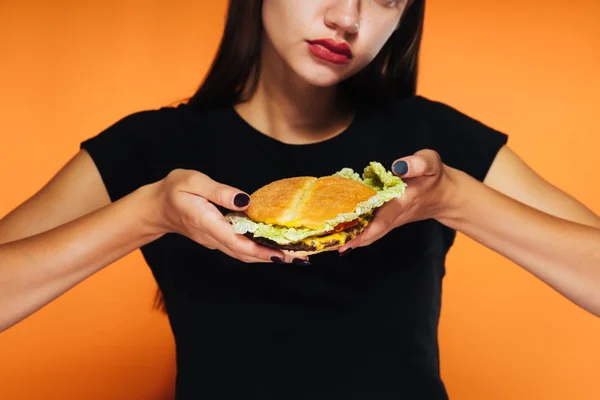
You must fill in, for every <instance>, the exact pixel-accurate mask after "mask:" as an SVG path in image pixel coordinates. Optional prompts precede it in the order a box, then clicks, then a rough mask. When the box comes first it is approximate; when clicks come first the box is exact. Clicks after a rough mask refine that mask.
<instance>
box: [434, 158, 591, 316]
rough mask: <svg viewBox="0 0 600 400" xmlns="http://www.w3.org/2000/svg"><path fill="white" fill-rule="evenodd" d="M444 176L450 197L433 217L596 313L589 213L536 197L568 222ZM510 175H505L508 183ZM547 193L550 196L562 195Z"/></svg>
mask: <svg viewBox="0 0 600 400" xmlns="http://www.w3.org/2000/svg"><path fill="white" fill-rule="evenodd" d="M498 171H499V169H497V170H496V172H498ZM447 175H448V177H449V178H450V179H449V181H450V182H452V183H451V187H452V189H450V190H449V192H450V193H453V195H452V196H450V197H449V198H450V199H452V200H450V201H448V202H447V205H446V206H445V207H444V210H443V211H442V213H441V214H440V215H441V216H439V217H437V219H438V220H439V221H440V222H441V223H443V224H445V225H447V226H449V227H451V228H453V229H455V230H457V231H460V232H462V233H464V234H465V235H467V236H469V237H471V238H472V239H474V240H476V241H477V242H479V243H481V244H483V245H485V246H486V247H489V248H490V249H492V250H494V251H496V252H498V253H499V254H502V255H503V256H505V257H507V258H508V259H510V260H511V261H513V262H515V263H516V264H518V265H520V266H521V267H523V268H524V269H525V270H527V271H528V272H530V273H531V274H533V275H535V276H536V277H538V278H539V279H541V280H542V281H543V282H545V283H546V284H548V285H550V286H551V287H552V288H554V289H555V290H557V291H558V292H559V293H561V294H562V295H564V296H565V297H566V298H568V299H569V300H571V301H572V302H574V303H575V304H577V305H579V306H581V307H582V308H584V309H586V310H588V311H589V312H591V313H593V314H595V315H597V316H600V229H598V228H596V227H594V226H592V225H596V226H597V220H596V219H595V216H594V215H593V214H591V212H589V211H586V209H584V208H578V207H576V206H574V204H576V203H575V202H574V201H573V200H568V198H566V199H565V200H564V205H565V206H564V207H561V203H560V201H557V200H554V201H548V202H544V201H543V200H536V201H537V203H536V205H538V206H539V207H540V208H541V209H545V210H546V211H553V212H554V213H555V214H556V215H560V216H561V217H564V218H569V217H570V218H571V219H572V220H577V221H578V222H573V221H569V220H567V219H563V218H560V217H558V216H555V215H551V214H549V213H547V212H544V211H540V210H538V209H536V208H534V207H533V206H530V205H527V204H524V203H522V202H520V201H517V200H515V199H513V198H511V197H509V196H508V195H505V194H503V193H500V192H499V191H497V190H495V189H494V188H491V187H489V186H487V185H483V184H481V183H480V182H478V181H476V180H475V179H473V178H471V177H470V176H468V175H467V174H465V173H463V172H461V171H458V170H455V169H451V168H447ZM514 178H515V176H514V175H508V176H507V177H506V179H507V182H508V181H510V180H512V179H514ZM492 180H494V179H492ZM494 182H495V183H496V184H497V183H498V180H494ZM546 194H547V195H548V196H547V198H550V199H557V198H560V197H561V196H559V195H558V194H557V193H546ZM544 195H545V193H544V192H537V193H535V196H534V195H532V194H528V193H522V194H521V195H520V197H521V198H525V199H527V198H529V199H532V200H534V199H543V198H544ZM517 197H519V196H517ZM563 198H564V197H563Z"/></svg>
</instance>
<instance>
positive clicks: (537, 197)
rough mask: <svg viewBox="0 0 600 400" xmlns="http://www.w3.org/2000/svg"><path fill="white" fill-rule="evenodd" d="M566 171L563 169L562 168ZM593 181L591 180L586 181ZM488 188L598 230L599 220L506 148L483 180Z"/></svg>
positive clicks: (501, 151)
mask: <svg viewBox="0 0 600 400" xmlns="http://www.w3.org/2000/svg"><path fill="white" fill-rule="evenodd" d="M563 167H565V168H566V167H567V165H563ZM590 179H591V180H592V181H594V179H595V177H590ZM484 183H485V184H486V185H488V186H489V187H491V188H493V189H496V190H497V191H499V192H501V193H503V194H505V195H507V196H508V197H511V198H513V199H515V200H517V201H520V202H522V203H524V204H527V205H528V206H531V207H533V208H536V209H538V210H540V211H544V212H545V213H548V214H550V215H554V216H556V217H560V218H563V219H567V220H569V221H573V222H578V223H580V224H584V225H589V226H593V227H596V228H600V217H599V216H598V215H596V214H594V212H593V211H591V210H590V209H589V208H587V207H586V206H585V205H583V204H582V203H581V202H580V201H578V200H577V199H575V198H574V197H572V196H570V195H569V194H567V193H565V192H564V191H562V190H560V189H559V188H557V187H556V186H554V185H552V184H551V183H550V182H548V181H547V180H545V179H543V178H542V177H541V176H540V175H539V174H538V173H536V172H535V171H534V170H533V169H531V168H530V167H529V166H528V165H527V164H526V163H525V162H524V161H523V160H522V159H521V158H520V157H519V156H518V155H517V154H515V153H514V152H513V151H512V150H511V149H510V148H509V147H507V146H504V147H503V148H502V149H500V151H499V152H498V155H497V156H496V158H495V160H494V162H493V163H492V165H491V167H490V170H489V172H488V174H487V176H486V178H485V180H484Z"/></svg>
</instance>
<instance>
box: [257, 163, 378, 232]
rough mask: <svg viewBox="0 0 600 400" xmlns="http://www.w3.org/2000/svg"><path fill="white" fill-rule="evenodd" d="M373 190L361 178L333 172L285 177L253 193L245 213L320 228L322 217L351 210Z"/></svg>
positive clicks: (293, 225) (289, 224) (277, 222)
mask: <svg viewBox="0 0 600 400" xmlns="http://www.w3.org/2000/svg"><path fill="white" fill-rule="evenodd" d="M375 194H376V192H375V190H373V189H371V188H370V187H368V186H366V185H364V184H362V183H360V182H356V181H354V180H352V179H348V178H343V177H341V176H336V175H331V176H325V177H321V178H315V177H308V176H303V177H294V178H286V179H281V180H278V181H275V182H272V183H270V184H268V185H266V186H263V187H262V188H260V189H258V190H257V191H255V192H254V193H252V194H251V195H250V199H251V200H250V206H249V207H248V209H246V215H247V216H248V217H249V218H250V219H252V220H254V221H256V222H262V223H266V224H272V225H279V226H285V227H288V228H298V227H304V228H310V229H319V228H321V227H322V226H323V224H324V222H325V221H327V220H331V219H334V218H335V217H336V216H337V215H338V214H341V213H349V212H353V211H354V209H355V208H356V206H357V204H358V203H360V202H363V201H366V200H368V199H369V198H371V197H372V196H374V195H375Z"/></svg>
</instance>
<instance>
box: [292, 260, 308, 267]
mask: <svg viewBox="0 0 600 400" xmlns="http://www.w3.org/2000/svg"><path fill="white" fill-rule="evenodd" d="M293 263H294V264H296V265H302V266H308V265H312V264H311V263H310V261H306V260H301V259H299V258H294V261H293Z"/></svg>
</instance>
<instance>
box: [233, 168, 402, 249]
mask: <svg viewBox="0 0 600 400" xmlns="http://www.w3.org/2000/svg"><path fill="white" fill-rule="evenodd" d="M334 175H337V176H341V177H343V178H347V179H352V180H355V181H357V182H360V183H363V184H365V185H367V186H369V187H370V188H372V189H373V190H375V191H376V192H377V193H376V194H375V195H373V196H372V197H371V198H369V199H368V200H366V201H363V202H362V203H359V204H357V206H356V208H355V209H354V211H353V212H350V213H343V214H338V215H337V216H336V217H335V218H334V219H332V220H329V221H326V222H325V224H324V226H323V228H321V229H307V228H287V227H283V226H275V225H271V224H263V223H260V222H254V221H252V220H251V219H249V218H248V217H247V216H246V215H245V214H244V213H231V214H228V215H226V219H227V221H228V222H229V223H231V224H232V225H233V230H234V232H235V233H238V234H242V235H243V234H245V233H248V232H250V233H252V234H253V235H254V236H255V237H264V238H267V239H271V240H273V241H275V242H276V243H278V244H288V243H293V242H297V241H300V240H302V239H305V238H307V237H309V236H316V235H319V234H322V233H325V232H328V231H330V230H332V229H333V228H334V227H336V226H337V225H339V224H341V223H343V222H349V221H353V220H355V219H356V218H358V217H359V216H361V215H365V214H368V213H371V212H372V211H373V210H375V209H376V208H378V207H381V206H382V205H384V204H385V203H387V202H388V201H390V200H392V199H394V198H396V197H400V196H402V195H403V194H404V191H405V189H406V183H404V182H403V181H402V179H400V178H399V177H397V176H395V175H394V174H392V173H391V172H390V171H387V170H386V169H385V167H384V166H383V165H381V164H380V163H378V162H375V161H372V162H371V163H369V165H368V166H367V167H365V169H364V171H363V174H362V177H361V176H360V175H359V174H358V173H357V172H354V170H352V169H351V168H343V169H341V170H340V171H338V172H336V173H335V174H334Z"/></svg>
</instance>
